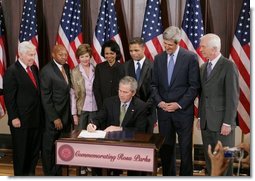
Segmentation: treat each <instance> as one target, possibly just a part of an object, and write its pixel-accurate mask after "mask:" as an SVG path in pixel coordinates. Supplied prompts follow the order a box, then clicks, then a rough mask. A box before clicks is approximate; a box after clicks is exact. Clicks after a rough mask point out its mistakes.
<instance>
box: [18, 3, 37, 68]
mask: <svg viewBox="0 0 255 181" xmlns="http://www.w3.org/2000/svg"><path fill="white" fill-rule="evenodd" d="M23 41H30V42H32V43H33V44H34V46H35V47H36V50H37V54H36V56H35V64H36V65H37V67H39V61H38V33H37V20H36V0H25V2H24V6H23V12H22V19H21V24H20V32H19V42H23Z"/></svg>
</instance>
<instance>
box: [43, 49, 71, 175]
mask: <svg viewBox="0 0 255 181" xmlns="http://www.w3.org/2000/svg"><path fill="white" fill-rule="evenodd" d="M52 57H53V60H52V61H51V62H49V63H48V64H47V65H46V66H45V67H44V68H43V69H42V71H41V92H42V102H43V107H44V110H45V119H46V121H45V130H44V133H43V148H42V150H43V152H42V163H43V170H44V174H45V175H61V174H62V173H61V167H60V166H57V165H56V164H55V141H56V140H57V139H58V138H60V137H61V136H62V135H63V134H65V133H69V132H70V131H71V122H72V121H71V120H72V119H71V109H70V94H69V92H70V83H71V81H70V72H69V66H68V64H66V61H67V51H66V49H65V47H64V46H63V45H55V46H54V47H53V50H52Z"/></svg>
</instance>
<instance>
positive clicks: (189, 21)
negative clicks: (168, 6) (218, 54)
mask: <svg viewBox="0 0 255 181" xmlns="http://www.w3.org/2000/svg"><path fill="white" fill-rule="evenodd" d="M181 33H182V39H181V42H180V46H182V47H183V48H186V49H188V50H190V51H192V52H194V53H196V54H197V55H198V58H199V65H201V64H203V63H204V58H203V56H202V55H201V53H200V51H199V43H200V38H201V37H202V36H203V35H204V26H203V19H202V13H201V9H200V0H187V1H186V6H185V10H184V15H183V20H182V28H181Z"/></svg>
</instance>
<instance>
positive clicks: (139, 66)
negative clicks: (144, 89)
mask: <svg viewBox="0 0 255 181" xmlns="http://www.w3.org/2000/svg"><path fill="white" fill-rule="evenodd" d="M140 74H141V64H140V62H137V69H136V72H135V75H136V80H137V81H139V79H140Z"/></svg>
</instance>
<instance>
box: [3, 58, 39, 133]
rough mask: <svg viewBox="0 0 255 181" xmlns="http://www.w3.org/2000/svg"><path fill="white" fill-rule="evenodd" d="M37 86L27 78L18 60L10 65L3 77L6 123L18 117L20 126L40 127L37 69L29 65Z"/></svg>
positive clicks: (10, 123) (10, 124) (10, 122)
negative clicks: (6, 113)
mask: <svg viewBox="0 0 255 181" xmlns="http://www.w3.org/2000/svg"><path fill="white" fill-rule="evenodd" d="M31 70H32V72H33V75H34V77H35V80H36V83H37V86H38V88H36V87H35V86H34V84H33V82H32V81H31V79H30V78H29V75H28V74H27V72H26V70H25V69H24V68H23V67H22V65H21V64H20V63H19V61H17V62H15V63H14V64H13V65H11V66H10V67H9V68H8V69H7V71H6V73H5V75H4V78H3V87H4V100H5V105H6V108H7V112H8V124H9V126H12V120H13V119H15V118H19V119H20V121H21V128H40V127H41V126H42V125H41V123H42V121H41V120H42V107H41V98H40V84H39V78H38V69H37V67H36V66H35V65H33V66H31Z"/></svg>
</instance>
